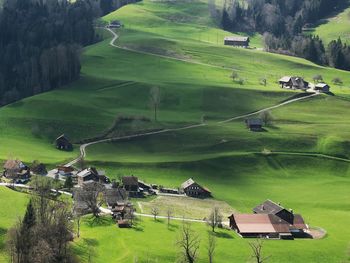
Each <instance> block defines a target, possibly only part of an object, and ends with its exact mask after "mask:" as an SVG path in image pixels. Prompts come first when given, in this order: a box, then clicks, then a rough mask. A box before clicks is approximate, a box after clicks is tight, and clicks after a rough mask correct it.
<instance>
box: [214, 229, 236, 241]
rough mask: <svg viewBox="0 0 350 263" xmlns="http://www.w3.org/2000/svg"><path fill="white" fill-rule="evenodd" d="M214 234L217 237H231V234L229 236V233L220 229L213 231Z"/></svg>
mask: <svg viewBox="0 0 350 263" xmlns="http://www.w3.org/2000/svg"><path fill="white" fill-rule="evenodd" d="M214 235H215V236H216V237H217V238H226V239H233V236H231V235H230V234H228V233H226V232H223V231H220V232H214Z"/></svg>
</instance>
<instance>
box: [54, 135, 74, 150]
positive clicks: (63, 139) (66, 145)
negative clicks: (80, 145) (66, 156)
mask: <svg viewBox="0 0 350 263" xmlns="http://www.w3.org/2000/svg"><path fill="white" fill-rule="evenodd" d="M56 148H57V149H59V150H62V151H72V150H73V144H72V143H71V142H70V141H69V139H68V137H67V136H66V135H65V134H62V135H61V136H59V137H57V139H56Z"/></svg>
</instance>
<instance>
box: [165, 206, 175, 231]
mask: <svg viewBox="0 0 350 263" xmlns="http://www.w3.org/2000/svg"><path fill="white" fill-rule="evenodd" d="M173 213H174V210H173V209H172V208H171V207H168V209H167V210H166V217H167V220H168V227H169V225H170V220H171V217H172V216H173Z"/></svg>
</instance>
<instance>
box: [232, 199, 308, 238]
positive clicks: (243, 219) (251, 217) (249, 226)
mask: <svg viewBox="0 0 350 263" xmlns="http://www.w3.org/2000/svg"><path fill="white" fill-rule="evenodd" d="M229 219H230V227H231V228H232V229H234V230H235V231H236V232H237V233H238V234H240V235H241V236H242V237H266V238H281V239H291V238H294V237H305V236H306V232H305V231H307V230H308V226H307V225H306V224H305V221H304V219H303V217H302V216H301V215H299V214H294V213H293V211H291V210H287V209H285V208H284V207H282V206H281V205H280V204H277V203H275V202H273V201H271V200H266V201H265V202H264V203H262V204H259V205H258V206H256V207H255V208H254V209H253V214H233V215H231V216H230V217H229Z"/></svg>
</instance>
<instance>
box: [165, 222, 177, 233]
mask: <svg viewBox="0 0 350 263" xmlns="http://www.w3.org/2000/svg"><path fill="white" fill-rule="evenodd" d="M177 229H179V226H178V225H174V224H172V223H170V224H169V225H168V230H169V231H173V232H174V231H176V230H177Z"/></svg>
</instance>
